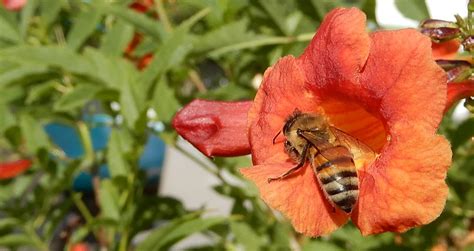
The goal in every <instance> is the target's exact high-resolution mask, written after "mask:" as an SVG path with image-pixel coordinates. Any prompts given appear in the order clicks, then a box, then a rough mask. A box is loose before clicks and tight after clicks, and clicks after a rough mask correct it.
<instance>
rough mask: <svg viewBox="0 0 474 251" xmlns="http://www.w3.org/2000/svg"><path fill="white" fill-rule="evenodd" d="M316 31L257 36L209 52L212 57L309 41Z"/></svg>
mask: <svg viewBox="0 0 474 251" xmlns="http://www.w3.org/2000/svg"><path fill="white" fill-rule="evenodd" d="M313 36H314V33H303V34H300V35H297V36H290V37H264V38H257V39H254V40H251V41H245V42H241V43H236V44H232V45H228V46H224V47H221V48H218V49H215V50H213V51H211V52H209V55H211V56H212V57H217V56H220V55H222V54H224V53H228V52H231V51H237V50H242V49H249V48H255V47H260V46H265V45H276V44H290V43H295V42H305V41H309V40H311V39H312V38H313Z"/></svg>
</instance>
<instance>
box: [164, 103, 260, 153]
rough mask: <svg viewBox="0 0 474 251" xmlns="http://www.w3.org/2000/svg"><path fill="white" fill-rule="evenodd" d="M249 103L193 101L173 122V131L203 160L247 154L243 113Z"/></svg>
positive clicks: (244, 114)
mask: <svg viewBox="0 0 474 251" xmlns="http://www.w3.org/2000/svg"><path fill="white" fill-rule="evenodd" d="M251 105H252V101H242V102H218V101H206V100H199V99H197V100H194V101H193V102H191V103H189V104H188V105H187V106H186V107H184V108H183V109H182V110H181V111H179V112H178V113H177V114H176V115H175V117H174V118H173V122H172V124H173V127H174V128H175V129H176V131H177V132H178V133H179V135H181V136H182V137H183V138H185V139H186V140H188V141H189V142H190V143H191V144H193V145H194V146H195V147H196V148H197V149H199V151H201V152H202V153H203V154H205V155H206V156H209V157H210V156H239V155H245V154H249V153H250V145H249V140H248V136H247V113H248V110H249V109H250V106H251Z"/></svg>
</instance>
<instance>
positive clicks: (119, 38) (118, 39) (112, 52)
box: [100, 20, 133, 57]
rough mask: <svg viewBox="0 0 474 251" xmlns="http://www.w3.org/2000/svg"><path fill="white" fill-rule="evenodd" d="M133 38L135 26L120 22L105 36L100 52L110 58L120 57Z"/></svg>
mask: <svg viewBox="0 0 474 251" xmlns="http://www.w3.org/2000/svg"><path fill="white" fill-rule="evenodd" d="M132 37H133V26H131V25H129V24H127V23H126V22H124V21H122V20H119V21H117V22H116V23H115V25H114V26H112V28H111V29H110V30H108V31H107V33H106V34H105V35H104V37H103V40H102V45H101V47H100V50H101V51H102V52H103V53H104V54H106V55H109V56H116V57H119V56H121V55H122V54H123V52H124V51H125V49H126V47H127V45H128V43H129V42H130V41H131V40H132Z"/></svg>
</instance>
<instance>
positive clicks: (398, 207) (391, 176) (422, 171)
mask: <svg viewBox="0 0 474 251" xmlns="http://www.w3.org/2000/svg"><path fill="white" fill-rule="evenodd" d="M371 38H372V41H373V42H372V46H371V51H370V56H369V59H368V60H367V65H366V67H365V70H364V72H363V75H362V78H361V86H362V87H363V89H364V91H361V92H359V94H357V95H360V96H359V97H358V100H361V101H362V102H363V103H364V104H365V105H366V106H367V105H368V106H367V107H368V109H372V110H371V111H373V112H374V113H376V114H378V116H380V117H381V118H382V120H383V121H384V122H385V127H386V131H387V133H388V135H389V139H388V141H387V143H386V144H385V146H384V147H383V148H382V150H381V152H380V156H379V158H378V159H377V160H376V161H375V162H374V163H373V164H372V165H371V166H369V167H367V168H365V169H363V170H361V172H360V173H361V176H360V179H361V183H360V194H359V202H358V208H357V209H356V210H355V211H354V213H353V215H352V219H353V221H354V222H355V223H356V225H357V226H358V227H359V228H360V230H361V232H362V233H363V234H364V235H367V234H373V233H379V232H384V231H397V232H402V231H405V230H407V229H409V228H411V227H415V226H418V225H421V224H426V223H428V222H431V221H432V220H434V219H435V218H436V217H437V216H438V215H439V214H440V213H441V210H442V209H443V207H444V203H445V201H446V196H447V186H446V184H445V181H444V179H445V176H446V171H447V168H448V167H449V165H450V163H451V150H450V147H449V143H448V142H447V141H446V140H445V139H444V138H443V137H440V136H437V135H436V134H435V133H436V130H437V127H438V124H439V123H440V120H441V118H442V114H443V109H444V106H445V102H446V74H445V73H444V71H443V70H442V69H441V68H440V67H439V66H437V65H436V63H435V61H434V60H433V58H432V56H431V48H430V47H431V42H430V40H429V39H428V38H427V37H424V36H422V35H421V34H419V33H418V32H417V31H415V30H411V29H407V30H400V31H383V32H377V33H373V34H371ZM374 108H376V110H373V109H374Z"/></svg>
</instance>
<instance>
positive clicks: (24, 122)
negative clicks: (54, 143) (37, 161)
mask: <svg viewBox="0 0 474 251" xmlns="http://www.w3.org/2000/svg"><path fill="white" fill-rule="evenodd" d="M20 128H21V133H22V135H23V137H24V139H25V143H26V148H27V149H28V151H29V152H31V153H34V154H36V153H37V151H38V150H39V149H40V148H42V147H48V146H49V141H48V136H47V135H46V133H45V132H44V130H43V127H42V125H41V124H40V123H39V122H38V121H37V120H36V119H34V118H33V117H32V116H30V115H29V114H26V113H23V114H21V115H20Z"/></svg>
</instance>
